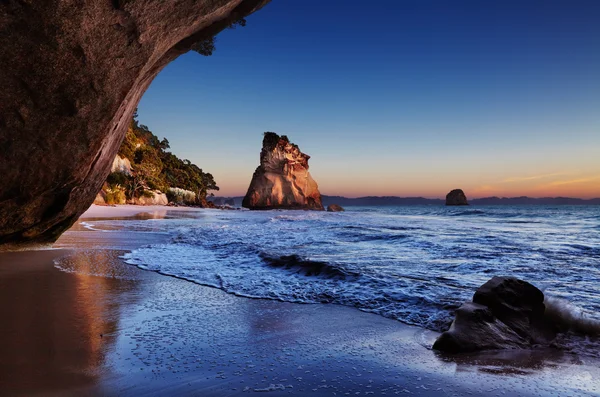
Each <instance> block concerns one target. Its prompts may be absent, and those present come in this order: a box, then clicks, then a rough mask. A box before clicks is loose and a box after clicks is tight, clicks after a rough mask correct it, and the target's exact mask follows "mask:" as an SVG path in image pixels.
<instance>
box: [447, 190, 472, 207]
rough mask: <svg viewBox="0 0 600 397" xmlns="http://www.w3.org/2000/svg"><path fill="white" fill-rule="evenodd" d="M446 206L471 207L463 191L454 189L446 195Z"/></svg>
mask: <svg viewBox="0 0 600 397" xmlns="http://www.w3.org/2000/svg"><path fill="white" fill-rule="evenodd" d="M446 205H469V203H468V202H467V196H465V192H463V191H462V189H454V190H452V191H451V192H450V193H448V194H447V195H446Z"/></svg>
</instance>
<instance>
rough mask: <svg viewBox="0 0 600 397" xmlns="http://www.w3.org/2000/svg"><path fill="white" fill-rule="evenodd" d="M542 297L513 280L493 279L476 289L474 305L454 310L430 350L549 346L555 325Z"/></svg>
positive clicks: (535, 289) (505, 278) (555, 330)
mask: <svg viewBox="0 0 600 397" xmlns="http://www.w3.org/2000/svg"><path fill="white" fill-rule="evenodd" d="M545 310H546V307H545V305H544V294H543V293H542V291H540V290H539V289H537V288H536V287H534V286H533V285H531V284H529V283H527V282H525V281H522V280H519V279H516V278H514V277H494V278H492V279H491V280H489V281H488V282H487V283H485V284H484V285H482V286H481V287H479V289H478V290H477V292H475V295H474V296H473V302H467V303H465V304H464V305H462V306H461V307H460V308H459V309H458V310H457V311H456V318H455V319H454V322H453V323H452V325H451V326H450V329H449V330H448V331H446V332H444V333H443V334H442V335H440V337H439V338H438V339H437V340H436V341H435V343H434V345H433V349H435V350H440V351H444V352H449V353H461V352H470V351H476V350H489V349H506V348H527V347H531V346H532V345H535V344H547V343H550V342H551V341H552V340H554V338H555V337H556V333H557V329H556V326H555V325H554V324H552V323H550V322H549V321H548V320H547V319H546V317H545Z"/></svg>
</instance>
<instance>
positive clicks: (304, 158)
mask: <svg viewBox="0 0 600 397" xmlns="http://www.w3.org/2000/svg"><path fill="white" fill-rule="evenodd" d="M308 159H310V156H309V155H307V154H304V153H302V152H301V151H300V148H299V147H298V145H295V144H293V143H291V142H290V140H289V139H288V137H287V136H285V135H282V136H279V135H277V134H276V133H274V132H265V135H264V138H263V145H262V150H261V151H260V165H259V166H258V167H257V168H256V171H254V175H253V176H252V181H251V182H250V187H249V188H248V192H247V193H246V196H245V197H244V200H243V201H242V207H245V208H249V209H252V210H269V209H308V210H319V211H322V210H323V204H322V203H321V193H319V187H318V186H317V182H315V180H314V179H313V178H312V177H311V175H310V173H309V172H308Z"/></svg>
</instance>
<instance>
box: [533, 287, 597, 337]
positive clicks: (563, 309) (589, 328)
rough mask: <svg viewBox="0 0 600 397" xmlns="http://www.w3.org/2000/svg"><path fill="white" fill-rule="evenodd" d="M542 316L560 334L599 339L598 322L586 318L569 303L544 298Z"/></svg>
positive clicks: (547, 297) (548, 297)
mask: <svg viewBox="0 0 600 397" xmlns="http://www.w3.org/2000/svg"><path fill="white" fill-rule="evenodd" d="M544 304H545V305H546V311H545V312H544V316H545V317H546V319H547V320H549V321H550V322H551V323H552V324H554V325H555V326H556V327H557V328H558V329H559V330H560V332H573V333H575V334H579V335H586V336H592V337H600V321H598V320H594V319H591V318H588V317H586V315H585V314H584V313H583V311H582V310H581V309H579V308H578V307H576V306H573V305H572V304H570V303H569V302H567V301H565V300H563V299H559V298H554V297H550V296H546V298H545V300H544Z"/></svg>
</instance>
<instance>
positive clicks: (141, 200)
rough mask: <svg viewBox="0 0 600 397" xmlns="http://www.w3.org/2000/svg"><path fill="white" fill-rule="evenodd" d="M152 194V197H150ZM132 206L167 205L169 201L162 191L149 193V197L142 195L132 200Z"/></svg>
mask: <svg viewBox="0 0 600 397" xmlns="http://www.w3.org/2000/svg"><path fill="white" fill-rule="evenodd" d="M150 194H151V195H152V196H150ZM131 204H134V205H167V204H169V200H168V199H167V195H166V194H164V193H163V192H161V191H160V190H154V191H148V196H145V195H142V196H140V197H136V198H134V199H133V200H132V202H131Z"/></svg>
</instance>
